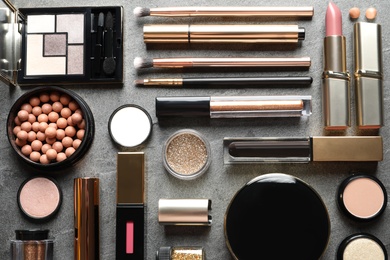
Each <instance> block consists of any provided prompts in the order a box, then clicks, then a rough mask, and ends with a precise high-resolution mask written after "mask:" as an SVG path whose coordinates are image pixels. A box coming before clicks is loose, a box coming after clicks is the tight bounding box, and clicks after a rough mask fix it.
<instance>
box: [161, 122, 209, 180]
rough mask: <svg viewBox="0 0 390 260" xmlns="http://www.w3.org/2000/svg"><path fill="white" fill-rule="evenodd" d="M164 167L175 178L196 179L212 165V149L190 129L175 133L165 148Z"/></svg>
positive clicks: (199, 135) (201, 137) (198, 134)
mask: <svg viewBox="0 0 390 260" xmlns="http://www.w3.org/2000/svg"><path fill="white" fill-rule="evenodd" d="M163 152H164V166H165V168H166V169H167V170H168V172H170V173H171V174H172V175H173V176H175V177H178V178H181V179H194V178H196V177H198V176H200V175H201V174H203V173H204V172H205V171H206V170H207V168H208V167H209V165H210V147H209V144H208V142H207V140H206V139H204V137H203V136H202V135H201V134H200V133H198V132H196V131H194V130H190V129H184V130H181V131H178V132H176V133H174V134H173V135H172V136H171V137H170V138H169V139H168V141H167V142H166V144H165V146H164V151H163Z"/></svg>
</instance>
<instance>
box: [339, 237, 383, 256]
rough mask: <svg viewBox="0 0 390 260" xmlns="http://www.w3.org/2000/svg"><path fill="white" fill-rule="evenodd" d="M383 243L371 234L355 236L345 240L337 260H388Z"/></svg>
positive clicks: (340, 247)
mask: <svg viewBox="0 0 390 260" xmlns="http://www.w3.org/2000/svg"><path fill="white" fill-rule="evenodd" d="M387 258H388V257H387V252H386V249H385V246H384V245H383V243H382V242H381V241H380V240H379V239H378V238H376V237H375V236H373V235H370V234H363V233H362V234H354V235H351V236H349V237H347V238H346V239H344V240H343V241H342V242H341V244H340V246H339V248H338V252H337V260H358V259H364V260H387Z"/></svg>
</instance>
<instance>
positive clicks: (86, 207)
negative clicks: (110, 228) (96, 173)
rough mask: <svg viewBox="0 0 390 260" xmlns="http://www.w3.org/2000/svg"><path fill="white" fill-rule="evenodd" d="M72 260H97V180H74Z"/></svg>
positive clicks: (98, 257)
mask: <svg viewBox="0 0 390 260" xmlns="http://www.w3.org/2000/svg"><path fill="white" fill-rule="evenodd" d="M74 225H75V240H74V259H75V260H99V259H100V256H99V179H98V178H76V179H74Z"/></svg>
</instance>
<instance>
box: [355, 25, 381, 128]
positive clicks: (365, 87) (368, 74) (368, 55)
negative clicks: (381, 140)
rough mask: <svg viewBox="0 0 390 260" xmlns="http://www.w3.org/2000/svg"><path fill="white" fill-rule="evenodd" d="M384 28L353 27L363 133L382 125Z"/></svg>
mask: <svg viewBox="0 0 390 260" xmlns="http://www.w3.org/2000/svg"><path fill="white" fill-rule="evenodd" d="M381 31H382V30H381V25H380V24H376V23H364V22H359V23H356V24H355V26H354V47H355V48H354V49H355V86H356V112H357V124H358V126H359V128H360V129H378V128H380V127H381V126H382V125H383V122H384V119H383V117H384V116H383V80H382V78H383V66H382V33H381Z"/></svg>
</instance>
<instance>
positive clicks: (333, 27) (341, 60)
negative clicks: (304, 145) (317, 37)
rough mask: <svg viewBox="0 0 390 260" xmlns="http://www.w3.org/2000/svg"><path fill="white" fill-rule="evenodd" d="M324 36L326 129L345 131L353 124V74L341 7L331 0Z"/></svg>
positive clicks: (324, 109)
mask: <svg viewBox="0 0 390 260" xmlns="http://www.w3.org/2000/svg"><path fill="white" fill-rule="evenodd" d="M325 20H326V37H325V39H324V72H323V112H324V121H325V122H324V123H325V129H326V130H345V129H346V128H348V127H349V126H350V125H351V117H350V113H351V112H350V104H349V101H350V95H351V91H350V86H349V82H350V75H349V72H348V71H347V60H346V54H345V53H346V43H345V42H346V40H345V37H344V36H343V35H342V16H341V12H340V9H339V8H338V7H337V5H335V4H334V3H333V2H330V3H329V5H328V9H327V10H326V17H325Z"/></svg>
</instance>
